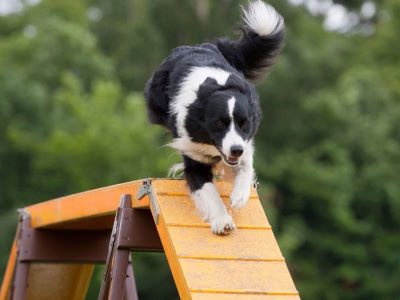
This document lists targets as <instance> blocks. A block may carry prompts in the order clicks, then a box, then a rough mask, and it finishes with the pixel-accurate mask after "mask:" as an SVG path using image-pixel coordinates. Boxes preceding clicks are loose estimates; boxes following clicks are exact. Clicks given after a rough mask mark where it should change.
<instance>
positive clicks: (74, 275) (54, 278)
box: [27, 263, 94, 300]
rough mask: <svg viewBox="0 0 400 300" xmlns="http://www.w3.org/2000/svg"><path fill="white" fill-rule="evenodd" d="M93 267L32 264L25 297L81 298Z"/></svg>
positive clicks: (50, 299) (31, 299)
mask: <svg viewBox="0 0 400 300" xmlns="http://www.w3.org/2000/svg"><path fill="white" fill-rule="evenodd" d="M93 269H94V265H89V264H41V263H36V264H32V265H31V266H30V270H29V276H28V285H29V287H28V290H27V299H28V300H54V299H57V300H83V299H85V296H86V292H87V289H88V287H89V283H90V279H91V278H92V274H93Z"/></svg>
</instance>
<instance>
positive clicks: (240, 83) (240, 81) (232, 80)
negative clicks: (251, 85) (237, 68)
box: [225, 74, 247, 93]
mask: <svg viewBox="0 0 400 300" xmlns="http://www.w3.org/2000/svg"><path fill="white" fill-rule="evenodd" d="M225 88H227V89H237V90H239V91H240V92H241V93H246V90H247V82H246V80H245V79H244V78H240V77H239V76H237V75H233V74H232V75H231V76H229V78H228V80H227V81H226V84H225Z"/></svg>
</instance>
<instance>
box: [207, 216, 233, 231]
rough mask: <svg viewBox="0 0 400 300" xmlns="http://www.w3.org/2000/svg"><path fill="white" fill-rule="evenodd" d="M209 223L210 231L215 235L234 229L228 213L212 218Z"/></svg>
mask: <svg viewBox="0 0 400 300" xmlns="http://www.w3.org/2000/svg"><path fill="white" fill-rule="evenodd" d="M210 224H211V230H212V232H213V233H214V234H216V235H227V234H229V233H231V232H232V231H233V230H235V229H236V225H235V223H233V220H232V217H231V216H230V215H228V214H226V215H223V216H219V217H215V218H213V219H212V220H211V222H210Z"/></svg>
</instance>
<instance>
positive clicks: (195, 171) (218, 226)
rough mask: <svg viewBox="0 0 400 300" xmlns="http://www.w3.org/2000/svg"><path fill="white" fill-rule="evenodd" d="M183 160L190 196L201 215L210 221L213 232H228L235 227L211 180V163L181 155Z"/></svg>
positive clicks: (219, 233) (222, 233)
mask: <svg viewBox="0 0 400 300" xmlns="http://www.w3.org/2000/svg"><path fill="white" fill-rule="evenodd" d="M183 161H184V164H185V177H186V180H187V183H188V185H189V188H190V191H191V197H192V199H193V200H194V202H195V205H196V208H197V210H198V211H199V213H200V214H201V217H202V218H203V220H206V221H208V222H209V223H210V225H211V230H212V232H213V233H214V234H218V235H224V234H228V233H230V232H231V231H232V230H234V229H235V224H234V223H233V220H232V217H231V216H230V215H229V214H228V211H227V210H226V207H225V205H224V203H223V202H222V199H221V197H220V196H219V194H218V191H217V189H216V188H215V185H214V184H213V182H212V180H213V175H212V172H211V169H212V167H211V165H207V164H203V163H200V162H197V161H194V160H192V159H190V158H189V157H187V156H183Z"/></svg>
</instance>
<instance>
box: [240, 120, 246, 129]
mask: <svg viewBox="0 0 400 300" xmlns="http://www.w3.org/2000/svg"><path fill="white" fill-rule="evenodd" d="M238 126H239V128H240V129H241V130H246V129H247V121H246V120H239V121H238Z"/></svg>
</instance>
